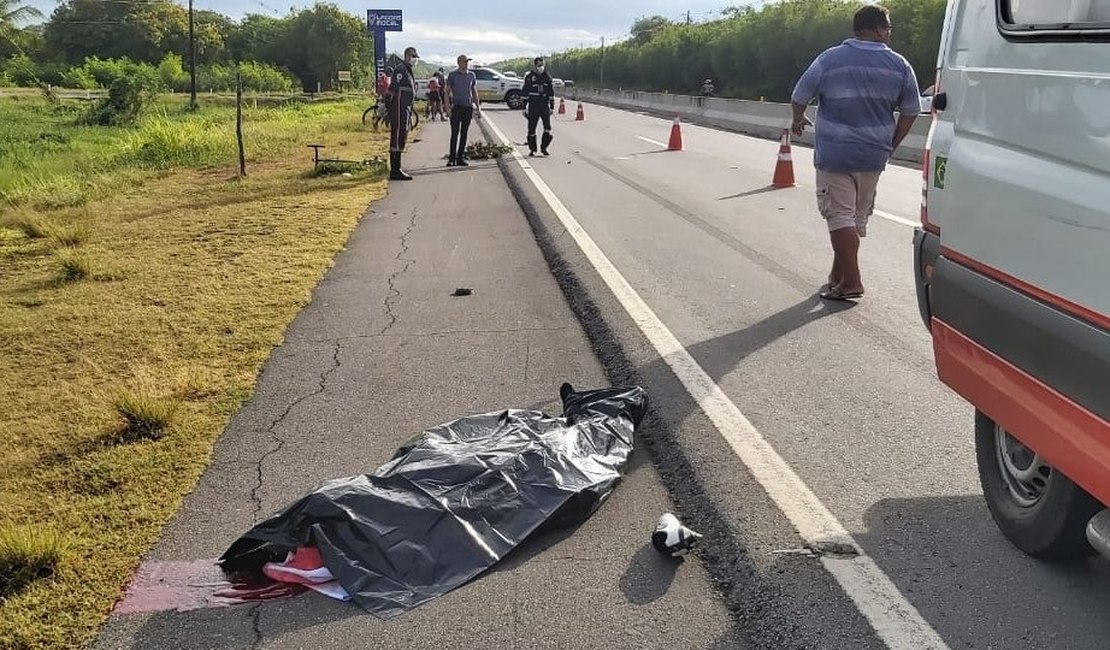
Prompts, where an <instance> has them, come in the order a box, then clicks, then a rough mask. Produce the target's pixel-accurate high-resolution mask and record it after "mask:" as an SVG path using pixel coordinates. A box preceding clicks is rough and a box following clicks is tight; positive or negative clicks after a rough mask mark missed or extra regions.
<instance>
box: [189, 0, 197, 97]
mask: <svg viewBox="0 0 1110 650" xmlns="http://www.w3.org/2000/svg"><path fill="white" fill-rule="evenodd" d="M189 108H190V109H192V110H196V108H197V39H196V34H195V33H194V32H193V0H189Z"/></svg>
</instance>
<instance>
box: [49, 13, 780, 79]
mask: <svg viewBox="0 0 1110 650" xmlns="http://www.w3.org/2000/svg"><path fill="white" fill-rule="evenodd" d="M332 1H333V2H335V4H337V5H338V6H339V7H340V8H342V9H344V10H346V11H349V12H351V13H353V14H355V15H358V16H360V17H364V16H366V10H367V9H373V8H381V9H393V8H397V7H402V11H403V12H404V27H405V30H404V31H403V32H395V33H390V34H389V35H388V36H387V37H386V44H387V48H388V49H389V51H391V52H399V51H401V50H402V49H404V48H405V47H406V46H408V45H414V46H415V47H416V48H417V49H418V50H419V51H420V54H421V56H422V57H424V58H425V59H427V60H429V61H432V62H436V61H438V62H443V63H447V62H452V61H454V59H455V56H457V55H458V54H459V53H462V52H465V53H467V54H469V55H470V56H472V57H474V58H475V59H476V60H479V61H482V62H486V63H492V62H493V61H497V60H500V59H505V58H510V57H517V56H534V55H537V54H550V53H552V52H558V51H560V50H564V49H567V48H571V47H578V46H580V45H581V46H586V47H589V46H595V45H599V44H600V43H601V39H602V38H603V37H604V38H605V40H606V43H612V42H615V41H616V40H618V39H621V38H623V37H625V36H626V35H627V34H628V30H629V28H630V27H631V26H632V23H633V22H634V21H635V20H636V19H637V18H640V17H642V16H652V15H661V16H663V17H665V18H668V19H670V20H675V21H680V20H685V19H686V12H687V11H689V12H690V17H691V19H692V20H695V21H698V20H708V19H711V18H714V17H717V16H719V15H720V12H721V10H722V9H724V8H725V7H728V6H730V5H738V4H745V2H744V0H736V1H733V2H729V0H685V1H682V2H679V1H678V0H557V1H555V2H520V1H519V0H514V1H513V2H507V1H505V0H492V1H488V2H480V3H478V2H458V1H457V0H422V1H417V2H392V1H388V2H381V3H379V2H378V1H377V0H371V2H369V3H368V2H366V0H360V1H358V2H356V1H355V0H332ZM177 2H178V3H179V4H184V3H185V0H177ZM761 2H762V0H756V2H755V3H756V4H760V3H761ZM29 4H31V5H33V6H36V7H38V8H39V9H41V10H42V11H43V13H45V14H47V15H49V14H50V12H51V11H53V9H54V7H56V6H57V3H56V2H55V0H30V3H29ZM291 6H292V7H293V8H296V9H300V8H303V7H305V6H311V3H309V2H307V0H302V1H295V2H291V3H288V4H287V3H286V2H283V1H282V0H194V7H195V8H197V9H211V10H214V11H219V12H220V13H223V14H225V15H228V16H231V17H232V18H236V19H238V18H241V17H243V16H244V15H245V14H265V15H271V16H280V15H284V14H285V13H286V12H288V11H289V10H290V8H291Z"/></svg>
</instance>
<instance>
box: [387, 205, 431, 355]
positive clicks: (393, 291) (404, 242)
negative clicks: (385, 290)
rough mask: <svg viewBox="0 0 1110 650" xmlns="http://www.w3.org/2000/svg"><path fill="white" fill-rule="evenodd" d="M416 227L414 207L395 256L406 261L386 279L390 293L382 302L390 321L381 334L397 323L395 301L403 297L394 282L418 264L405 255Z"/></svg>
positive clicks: (400, 260) (398, 259) (396, 259)
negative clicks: (399, 248)
mask: <svg viewBox="0 0 1110 650" xmlns="http://www.w3.org/2000/svg"><path fill="white" fill-rule="evenodd" d="M432 205H435V200H434V197H433V200H432ZM415 229H416V208H413V210H412V218H411V219H410V220H409V227H408V228H407V229H405V232H404V234H402V235H401V250H399V251H397V256H396V257H394V258H393V259H394V260H395V261H398V262H404V263H405V264H404V266H402V267H401V268H400V269H399V270H397V271H395V272H394V273H393V274H392V275H390V276H389V277H388V278H386V281H385V282H386V285H387V286H388V287H389V294H390V295H388V296H386V297H385V300H384V301H383V303H382V304H383V305H384V306H385V315H386V317H387V318H389V322H388V323H386V324H385V327H383V328H382V331H380V332H378V335H379V336H384V335H385V333H386V332H388V331H389V330H390V329H391V328H392V327H393V326H394V325H396V324H397V315H396V314H394V313H393V301H394V300H395V299H397V298H400V297H401V292H400V290H398V289H397V286H396V285H395V284H394V283H395V282H396V280H397V278H399V277H400V276H401V274H403V273H404V272H405V271H408V270H409V267H410V266H412V265H413V264H416V260H414V259H409V258H407V257H404V255H406V254H407V253H408V252H409V241H408V239H409V235H411V234H412V231H413V230H415Z"/></svg>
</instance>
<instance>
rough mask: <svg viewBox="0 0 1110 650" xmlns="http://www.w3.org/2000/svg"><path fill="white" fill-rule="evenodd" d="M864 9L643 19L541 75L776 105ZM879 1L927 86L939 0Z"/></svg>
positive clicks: (857, 2)
mask: <svg viewBox="0 0 1110 650" xmlns="http://www.w3.org/2000/svg"><path fill="white" fill-rule="evenodd" d="M863 4H864V2H862V1H861V0H781V1H780V2H768V3H766V4H763V5H762V6H760V7H759V8H753V7H751V6H746V7H733V8H730V9H725V10H724V11H723V12H722V13H721V17H720V18H719V19H717V20H710V21H706V22H694V23H691V24H687V23H686V22H685V21H678V22H676V21H671V20H668V19H667V18H665V17H662V16H645V17H643V18H640V19H639V20H637V21H636V22H635V23H634V24H633V25H632V29H631V37H630V38H629V39H628V40H625V41H621V42H619V43H617V44H616V45H610V46H608V47H604V48H602V47H583V48H575V49H571V50H567V51H564V52H557V53H555V54H552V55H551V56H549V57H548V58H547V68H548V70H549V71H550V72H551V74H552V76H555V77H560V78H562V79H573V80H574V81H575V83H576V84H577V85H580V86H581V85H585V86H594V87H597V86H601V85H604V87H606V88H625V89H634V90H647V91H668V92H672V93H684V94H698V93H699V91H700V89H701V85H702V82H703V81H704V80H705V79H706V78H710V79H712V80H713V82H714V84H715V86H716V88H717V94H718V95H719V96H722V97H736V98H739V99H759V98H760V97H763V98H765V99H766V100H767V101H775V102H785V101H789V100H790V92H791V90H793V88H794V84H795V82H797V80H798V77H799V76H801V74H802V72H804V71H805V68H806V66H808V65H809V63H810V62H811V61H812V60H813V58H814V57H815V56H816V55H817V54H819V53H820V52H822V51H823V50H825V49H826V48H829V47H831V46H833V45H836V44H838V43H840V42H841V41H843V40H844V39H846V38H850V37H851V36H852V14H854V13H855V12H856V10H857V9H859V8H860V7H861V6H863ZM881 4H882V5H883V6H885V7H887V8H888V9H890V11H891V16H892V18H893V22H894V26H895V28H894V32H893V42H892V47H893V48H894V49H895V50H896V51H898V52H900V53H901V54H902V55H904V56H905V57H906V58H907V59H908V60H909V61H910V63H911V64H912V65H913V68H914V71H915V72H916V73H917V78H918V84H919V85H920V86H921V88H927V87H928V86H930V85H931V84H932V83H933V77H934V75H935V73H936V70H935V68H936V61H937V50H938V48H939V47H940V32H941V28H942V25H943V23H944V8H945V4H946V3H945V0H883V1H882V2H881ZM529 64H530V59H529V58H525V59H513V60H509V61H503V62H500V63H498V64H494V67H498V68H501V69H504V70H514V71H516V72H520V73H523V72H524V71H525V70H527V69H528V66H529ZM602 78H604V84H602Z"/></svg>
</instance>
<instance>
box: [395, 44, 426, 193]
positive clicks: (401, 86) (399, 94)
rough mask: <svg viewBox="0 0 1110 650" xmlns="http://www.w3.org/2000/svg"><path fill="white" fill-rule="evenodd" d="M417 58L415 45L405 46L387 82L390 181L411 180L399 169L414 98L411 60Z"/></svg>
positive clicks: (414, 80)
mask: <svg viewBox="0 0 1110 650" xmlns="http://www.w3.org/2000/svg"><path fill="white" fill-rule="evenodd" d="M419 58H420V57H419V55H417V54H416V48H415V47H406V48H405V60H404V61H402V62H401V63H398V64H397V68H396V69H394V70H393V78H392V79H390V82H389V94H390V102H389V180H392V181H411V180H412V176H409V175H408V174H406V173H405V171H404V170H403V169H401V152H403V151H404V150H405V140H406V139H407V138H408V136H409V111H411V110H412V103H413V101H414V100H415V99H416V85H415V84H416V78H415V76H414V75H413V72H412V62H413V61H414V60H416V59H419Z"/></svg>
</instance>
